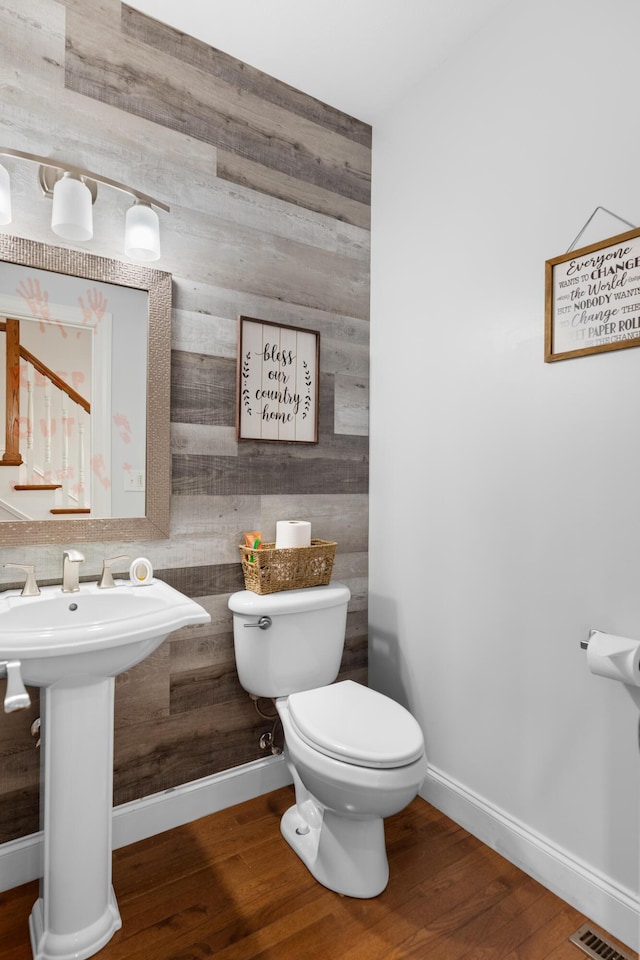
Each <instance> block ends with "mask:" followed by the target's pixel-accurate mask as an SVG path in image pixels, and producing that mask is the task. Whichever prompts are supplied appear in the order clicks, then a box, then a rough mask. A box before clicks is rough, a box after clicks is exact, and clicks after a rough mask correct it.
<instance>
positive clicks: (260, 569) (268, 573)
mask: <svg viewBox="0 0 640 960" xmlns="http://www.w3.org/2000/svg"><path fill="white" fill-rule="evenodd" d="M275 546H276V545H275V543H263V544H262V545H261V546H260V548H259V549H258V550H255V549H254V548H253V547H245V546H243V545H241V546H240V555H241V560H242V572H243V573H244V582H245V586H246V588H247V590H251V591H252V592H253V593H260V594H264V593H277V592H278V591H279V590H298V589H299V588H300V587H319V586H322V585H323V584H327V583H329V581H330V580H331V573H332V571H333V561H334V559H335V555H336V547H337V543H334V542H333V541H332V540H312V541H311V546H309V547H287V548H285V549H282V550H276V549H275Z"/></svg>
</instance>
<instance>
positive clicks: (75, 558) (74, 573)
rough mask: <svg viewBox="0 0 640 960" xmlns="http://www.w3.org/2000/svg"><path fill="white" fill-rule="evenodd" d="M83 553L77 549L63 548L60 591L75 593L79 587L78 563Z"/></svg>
mask: <svg viewBox="0 0 640 960" xmlns="http://www.w3.org/2000/svg"><path fill="white" fill-rule="evenodd" d="M83 560H84V555H83V554H82V553H80V551H79V550H65V551H64V553H63V555H62V592H63V593H77V592H78V590H79V589H80V587H79V586H78V580H79V577H80V564H81V563H82V562H83Z"/></svg>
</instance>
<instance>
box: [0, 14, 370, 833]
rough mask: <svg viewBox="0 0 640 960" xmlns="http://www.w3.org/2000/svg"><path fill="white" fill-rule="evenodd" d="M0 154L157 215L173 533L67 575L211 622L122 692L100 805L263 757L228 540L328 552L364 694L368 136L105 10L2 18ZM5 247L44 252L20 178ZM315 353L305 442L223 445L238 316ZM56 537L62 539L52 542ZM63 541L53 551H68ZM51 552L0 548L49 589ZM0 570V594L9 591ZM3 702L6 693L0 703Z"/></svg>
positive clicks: (236, 68)
mask: <svg viewBox="0 0 640 960" xmlns="http://www.w3.org/2000/svg"><path fill="white" fill-rule="evenodd" d="M0 81H1V83H0V91H1V92H0V145H4V146H6V147H9V148H13V149H18V150H25V151H29V152H32V153H37V154H41V155H46V156H49V157H51V158H58V159H60V160H67V162H69V163H72V164H77V165H80V166H83V167H85V168H87V169H90V170H92V169H93V170H96V171H98V172H100V173H102V174H104V175H105V176H108V177H111V178H112V179H114V180H116V181H121V182H124V183H130V184H131V185H132V186H135V187H136V188H137V189H139V190H141V191H144V192H146V193H148V194H151V195H152V196H157V197H158V198H160V199H163V200H165V201H166V203H168V204H169V205H170V207H171V214H170V215H168V216H165V215H162V216H161V228H162V242H163V256H162V259H161V260H160V261H159V263H158V264H157V265H158V267H159V268H161V269H163V270H168V271H170V272H171V273H172V274H173V276H174V311H173V323H172V369H171V383H170V384H167V389H170V390H171V420H172V424H171V431H172V433H171V443H172V457H173V469H172V474H173V476H172V492H171V534H170V537H169V539H168V540H166V541H158V542H153V543H137V544H132V543H119V544H105V543H94V544H78V545H77V546H78V547H79V549H81V550H82V551H83V553H84V554H85V556H86V562H85V564H84V568H83V574H85V575H91V576H94V575H97V574H98V573H99V571H100V569H101V563H102V559H103V558H104V557H105V556H106V555H109V556H113V555H116V554H119V553H128V554H130V555H131V556H132V557H133V556H138V555H145V556H149V557H150V559H151V560H152V562H153V564H154V566H155V568H156V571H157V572H158V573H159V575H160V576H161V577H163V578H164V579H166V580H167V581H168V582H170V583H172V584H173V585H175V586H176V587H178V589H180V590H182V591H184V592H185V593H187V594H188V595H190V596H193V597H196V598H198V600H199V601H200V602H201V603H202V604H203V605H204V606H205V607H206V608H207V609H208V610H209V611H210V613H211V616H212V623H211V625H210V626H207V627H194V628H187V629H185V630H183V631H180V632H179V633H177V634H174V636H173V638H172V639H171V640H169V641H168V642H166V643H165V644H164V645H163V646H162V647H161V648H160V649H159V650H158V651H157V652H156V653H155V654H154V655H153V656H151V657H149V659H148V660H147V661H145V662H144V663H143V664H141V665H139V666H138V667H136V668H134V669H133V670H131V671H129V672H128V673H127V674H124V675H123V676H122V677H120V678H118V681H117V692H116V714H117V716H116V761H115V767H116V769H115V796H114V801H115V803H123V802H126V801H130V800H134V799H136V798H139V797H144V796H146V795H149V794H151V793H154V792H156V791H159V790H163V789H166V788H168V787H171V786H175V785H178V784H181V783H185V782H188V781H191V780H194V779H197V778H200V777H203V776H207V775H209V774H211V773H214V772H216V771H220V770H224V769H227V768H230V767H234V766H236V765H238V764H242V763H245V762H247V761H250V760H253V759H255V758H256V757H258V756H260V755H261V754H260V750H259V747H258V739H259V736H260V734H261V733H262V732H265V731H266V730H267V729H269V728H270V725H269V724H268V723H265V721H264V720H261V719H260V718H259V717H258V716H257V714H256V713H255V712H254V709H253V706H252V704H251V703H250V701H249V699H248V697H247V695H246V694H245V693H244V691H243V690H242V689H241V688H240V686H239V684H238V681H237V678H236V674H235V666H234V659H233V644H232V633H231V618H230V615H229V612H228V609H227V599H228V596H229V594H230V593H231V592H233V591H234V590H237V589H240V588H242V586H243V584H242V578H241V572H240V566H239V563H238V557H237V543H238V542H239V537H240V536H241V534H242V532H243V531H244V530H250V529H261V530H262V531H263V534H264V536H265V539H269V538H273V537H274V536H275V523H276V520H278V519H283V518H288V517H297V518H305V519H309V520H311V523H312V530H313V535H314V536H319V537H323V538H326V539H335V540H337V541H338V544H339V547H338V554H337V559H336V567H335V572H334V578H335V579H339V580H342V581H344V582H346V583H347V584H348V585H349V587H350V588H351V591H352V594H353V600H352V602H351V605H350V611H349V619H348V641H347V645H346V649H345V657H344V661H343V666H342V674H343V676H352V677H354V678H357V679H360V680H366V622H367V609H366V596H367V579H366V578H367V490H368V473H367V467H368V463H367V458H368V442H367V433H368V415H367V411H368V333H369V331H368V316H369V312H368V311H369V183H370V159H371V130H370V128H369V127H368V126H367V125H366V124H363V123H361V122H359V121H357V120H355V119H353V118H351V117H348V116H345V115H344V114H342V113H340V112H339V111H337V110H334V109H332V108H331V107H328V106H326V105H324V104H322V103H319V102H318V101H316V100H314V99H312V98H311V97H309V96H307V95H305V94H304V93H301V92H299V91H297V90H293V89H291V88H290V87H288V86H286V85H284V84H282V83H280V82H278V81H277V80H275V79H273V78H271V77H269V76H266V75H264V74H262V73H260V72H259V71H257V70H255V69H253V68H252V67H249V66H247V65H246V64H243V63H240V62H239V61H237V60H234V59H233V58H232V57H229V56H227V55H226V54H224V53H222V52H220V51H218V50H215V49H213V48H211V47H208V46H206V45H205V44H202V43H200V42H198V41H196V40H194V39H192V38H190V37H188V36H185V35H183V34H181V33H179V32H177V31H174V30H172V29H170V28H168V27H166V26H164V25H162V24H159V23H156V22H155V21H153V20H151V19H149V18H147V17H146V16H143V15H141V14H139V13H138V12H136V11H135V10H133V9H130V8H129V7H127V6H124V5H121V4H120V2H119V0H62V2H59V0H2V2H1V3H0ZM7 167H8V168H9V169H10V172H11V174H12V179H13V188H14V223H13V224H11V226H10V227H9V228H5V229H7V230H9V231H10V232H12V233H13V234H15V235H20V236H25V237H29V238H31V239H35V240H41V241H44V242H47V243H54V242H57V243H59V241H58V240H57V238H55V237H54V235H53V234H52V233H51V231H50V228H49V219H50V206H49V201H47V200H45V199H44V198H42V197H41V196H40V194H39V190H38V188H37V184H36V177H35V168H34V167H30V166H29V165H25V164H19V163H18V162H16V161H9V160H7ZM127 206H128V203H127V200H126V198H125V197H123V196H122V195H120V194H116V193H115V192H114V191H111V192H109V191H106V190H101V191H100V195H99V198H98V202H97V204H96V208H95V217H94V219H95V236H94V239H93V240H92V241H91V243H90V244H87V245H85V247H84V248H83V249H88V250H90V251H91V252H94V253H98V254H101V255H104V256H108V257H116V258H117V257H120V256H121V244H122V231H123V218H124V213H125V211H126V208H127ZM239 314H245V315H249V316H253V317H259V318H262V319H265V320H271V321H276V322H279V323H282V324H292V325H295V326H300V327H307V328H309V329H312V330H319V331H320V334H321V370H320V373H321V377H320V381H321V382H320V442H319V443H318V444H317V446H303V445H295V444H265V443H263V444H261V443H258V442H248V443H242V444H238V443H237V442H236V440H235V430H234V423H235V392H234V391H235V387H234V382H235V367H236V324H237V319H236V318H237V316H238V315H239ZM71 523H72V521H70V524H71ZM73 545H74V543H73V534H72V526H70V535H69V541H68V542H67V543H65V544H64V546H73ZM61 552H62V544H61V545H60V548H57V547H55V548H54V547H25V548H24V549H20V548H17V547H12V548H4V547H2V532H1V529H0V562H1V563H5V562H20V561H34V562H35V563H36V568H37V572H38V575H39V577H40V578H41V579H44V580H47V579H56V578H59V576H60V568H61ZM9 573H10V572H9V571H4V570H3V569H2V568H1V567H0V585H2V586H7V585H8V584H9V583H10V582H11V580H12V578H11V577H10V576H9ZM0 692H2V691H0ZM31 692H32V694H33V698H34V703H33V706H32V708H31V710H29V711H26V712H23V713H18V714H12V715H9V716H6V715H4V714H3V715H2V719H1V720H0V842H4V841H7V840H10V839H13V838H16V837H19V836H22V835H25V834H28V833H31V832H33V831H34V830H36V829H37V828H38V817H37V809H38V780H39V770H38V766H39V755H38V752H37V751H36V750H34V742H33V740H32V738H31V735H30V732H29V727H30V724H31V721H32V720H33V719H35V717H37V716H38V692H37V690H32V691H31Z"/></svg>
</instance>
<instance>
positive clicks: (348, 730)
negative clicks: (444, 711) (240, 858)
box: [229, 583, 427, 898]
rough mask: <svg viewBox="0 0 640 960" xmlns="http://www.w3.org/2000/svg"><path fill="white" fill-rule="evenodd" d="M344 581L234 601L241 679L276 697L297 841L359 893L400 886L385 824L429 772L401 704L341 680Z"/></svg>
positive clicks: (309, 861)
mask: <svg viewBox="0 0 640 960" xmlns="http://www.w3.org/2000/svg"><path fill="white" fill-rule="evenodd" d="M350 596H351V594H350V592H349V588H348V587H346V586H345V585H344V584H340V583H332V584H328V585H327V586H319V587H309V588H306V589H300V590H285V591H282V592H280V593H273V594H267V595H265V596H262V595H259V594H256V593H253V592H251V591H249V590H243V591H240V592H238V593H234V594H233V595H232V596H231V597H230V599H229V608H230V610H231V611H232V612H233V636H234V647H235V656H236V665H237V670H238V677H239V679H240V683H241V684H242V686H243V687H244V689H245V690H246V691H247V692H248V693H250V694H252V695H253V696H256V697H266V698H271V699H273V700H275V705H276V709H277V711H278V714H279V716H280V719H281V720H282V726H283V729H284V740H285V757H286V761H287V764H288V766H289V770H290V772H291V775H292V778H293V782H294V786H295V794H296V802H295V804H294V805H293V806H292V807H290V808H289V809H288V810H287V811H286V813H285V814H284V816H283V817H282V821H281V824H280V826H281V830H282V834H283V836H284V838H285V840H286V841H287V842H288V843H289V845H290V846H291V847H292V848H293V849H294V850H295V852H296V853H297V854H298V856H299V857H300V859H301V860H302V861H303V863H304V864H305V865H306V866H307V868H308V869H309V870H310V872H311V873H312V874H313V876H314V877H315V878H316V880H318V881H319V882H320V883H322V884H323V885H324V886H325V887H328V888H329V889H330V890H335V891H336V892H337V893H340V894H344V895H346V896H350V897H362V898H366V897H375V896H377V895H378V894H379V893H382V891H383V890H384V888H385V887H386V885H387V882H388V879H389V864H388V861H387V854H386V849H385V839H384V823H383V819H384V817H388V816H391V815H392V814H394V813H398V812H399V811H400V810H402V809H403V808H404V807H406V806H407V804H409V803H410V802H411V801H412V800H413V799H414V797H415V796H416V795H417V793H418V790H419V788H420V785H421V784H422V781H423V780H424V778H425V776H426V773H427V760H426V756H425V750H424V739H423V736H422V731H421V729H420V726H419V725H418V723H417V721H416V720H415V718H414V717H412V716H411V714H410V713H409V712H408V710H405V708H404V707H402V706H401V705H400V704H398V703H396V701H395V700H391V699H390V698H389V697H386V696H384V695H383V694H381V693H378V692H377V691H375V690H371V689H370V688H369V687H365V686H362V685H361V684H359V683H355V682H354V681H352V680H343V681H340V682H338V683H334V680H335V679H336V677H337V675H338V672H339V670H340V663H341V660H342V651H343V647H344V638H345V627H346V621H347V606H348V603H349V599H350Z"/></svg>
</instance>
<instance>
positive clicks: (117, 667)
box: [0, 580, 209, 686]
mask: <svg viewBox="0 0 640 960" xmlns="http://www.w3.org/2000/svg"><path fill="white" fill-rule="evenodd" d="M208 620H209V615H208V614H207V612H206V611H205V610H204V609H203V608H202V607H201V606H200V605H199V604H198V603H195V602H194V601H193V600H190V599H189V598H188V597H185V596H184V595H183V594H181V593H179V592H178V591H177V590H174V589H173V587H170V586H169V585H168V584H166V583H164V582H163V581H162V580H154V581H152V582H151V583H145V584H143V585H141V586H137V585H133V584H131V583H130V581H128V580H120V581H116V587H114V588H112V589H109V590H100V589H99V588H98V585H97V584H96V583H83V584H81V585H80V590H79V591H78V592H76V593H63V592H62V590H61V588H60V586H57V585H56V586H49V587H42V588H41V592H40V595H39V596H37V597H21V596H20V593H19V591H18V590H7V591H5V592H4V593H3V594H0V660H19V661H20V663H21V668H22V679H23V680H24V682H25V683H27V684H32V685H33V686H47V685H49V684H51V683H55V682H58V681H63V680H64V679H69V680H73V679H74V678H77V677H80V676H96V677H113V676H115V675H116V674H118V673H122V672H123V671H124V670H128V669H129V668H130V667H132V666H134V664H136V663H139V662H140V660H143V659H144V657H146V656H148V655H149V654H150V653H151V652H152V651H153V650H155V649H156V647H158V646H159V645H160V644H161V643H162V642H163V640H164V639H165V638H166V637H167V636H168V634H170V633H171V632H172V631H173V630H177V629H178V628H179V627H184V626H186V625H187V624H190V623H205V622H207V621H208Z"/></svg>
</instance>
